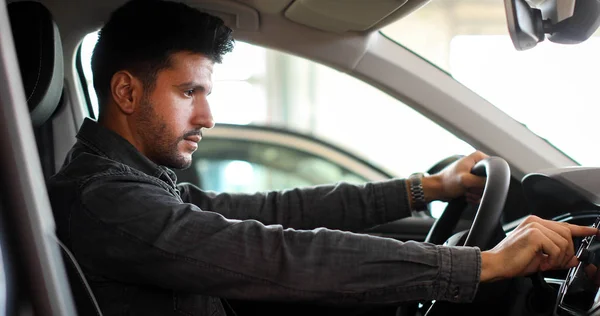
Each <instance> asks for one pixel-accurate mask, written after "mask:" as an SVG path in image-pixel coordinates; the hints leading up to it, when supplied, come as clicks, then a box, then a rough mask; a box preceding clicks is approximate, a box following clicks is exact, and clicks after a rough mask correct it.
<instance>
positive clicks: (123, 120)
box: [98, 109, 145, 155]
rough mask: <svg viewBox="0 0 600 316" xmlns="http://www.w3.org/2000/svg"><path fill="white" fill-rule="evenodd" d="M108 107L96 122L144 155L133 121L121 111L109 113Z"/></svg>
mask: <svg viewBox="0 0 600 316" xmlns="http://www.w3.org/2000/svg"><path fill="white" fill-rule="evenodd" d="M111 112H112V111H110V110H109V109H106V110H105V113H102V114H101V115H100V117H99V118H98V124H100V125H101V126H103V127H105V128H107V129H109V130H111V131H113V132H115V133H117V134H118V135H119V136H121V137H123V138H124V139H125V140H127V141H128V142H129V143H130V144H132V145H133V146H134V147H135V148H136V149H137V150H138V151H139V152H140V153H142V154H143V155H145V153H144V148H143V145H142V142H141V141H140V140H139V138H138V137H136V136H137V134H136V133H135V132H134V130H135V129H134V128H133V122H132V119H131V117H129V116H125V115H123V114H122V113H111Z"/></svg>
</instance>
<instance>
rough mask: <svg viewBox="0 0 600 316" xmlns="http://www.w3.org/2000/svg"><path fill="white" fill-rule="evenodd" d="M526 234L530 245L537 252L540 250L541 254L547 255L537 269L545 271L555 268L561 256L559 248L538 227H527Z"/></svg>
mask: <svg viewBox="0 0 600 316" xmlns="http://www.w3.org/2000/svg"><path fill="white" fill-rule="evenodd" d="M526 233H527V235H528V237H529V238H530V242H531V245H532V246H535V247H537V249H538V251H540V250H541V252H542V253H543V254H545V255H547V257H546V258H545V260H542V261H541V263H540V266H539V269H540V270H542V271H546V270H550V269H552V268H553V267H555V266H556V265H557V262H559V260H560V258H561V256H562V254H561V250H560V247H559V246H558V245H556V244H555V243H554V241H553V240H552V239H550V238H549V237H548V236H547V235H546V234H545V232H544V231H542V230H541V229H540V228H539V227H528V228H527V231H526Z"/></svg>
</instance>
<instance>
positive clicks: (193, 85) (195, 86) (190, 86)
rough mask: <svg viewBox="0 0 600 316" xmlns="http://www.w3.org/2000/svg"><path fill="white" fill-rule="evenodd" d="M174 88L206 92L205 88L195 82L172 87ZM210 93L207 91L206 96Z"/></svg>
mask: <svg viewBox="0 0 600 316" xmlns="http://www.w3.org/2000/svg"><path fill="white" fill-rule="evenodd" d="M173 86H174V87H177V88H179V89H198V90H201V91H202V92H204V91H206V86H205V85H203V84H200V83H197V82H195V81H188V82H184V83H181V84H178V85H173ZM211 92H212V91H209V92H208V94H210V93H211Z"/></svg>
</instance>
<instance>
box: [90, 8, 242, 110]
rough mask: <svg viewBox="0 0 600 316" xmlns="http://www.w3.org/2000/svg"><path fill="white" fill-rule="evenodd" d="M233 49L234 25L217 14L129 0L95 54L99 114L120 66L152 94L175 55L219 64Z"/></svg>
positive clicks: (112, 18)
mask: <svg viewBox="0 0 600 316" xmlns="http://www.w3.org/2000/svg"><path fill="white" fill-rule="evenodd" d="M232 49H233V39H232V37H231V29H230V28H228V27H227V26H225V24H224V23H223V20H221V19H219V18H217V17H214V16H212V15H209V14H207V13H204V12H200V11H198V10H197V9H194V8H191V7H189V6H187V5H185V4H183V3H178V2H169V1H161V0H133V1H130V2H128V3H126V4H125V5H123V6H122V7H120V8H118V9H117V10H115V11H114V12H113V13H112V15H111V16H110V19H109V20H108V22H107V23H106V24H105V25H104V27H103V28H102V29H101V30H100V32H99V33H98V42H97V44H96V47H95V48H94V53H93V55H92V71H93V74H94V88H95V89H96V94H97V95H98V101H99V102H98V103H99V107H100V112H102V108H103V106H104V105H105V104H106V102H107V101H108V100H109V97H110V81H111V79H112V76H113V75H114V74H115V73H116V72H118V71H120V70H127V71H130V72H131V73H132V74H133V75H134V76H136V77H138V78H139V79H140V80H141V81H142V83H143V84H144V90H145V93H148V92H149V91H152V90H153V89H154V84H155V81H156V75H157V73H158V72H159V71H160V70H162V69H165V68H167V67H169V65H170V60H169V58H170V56H171V54H173V53H176V52H181V51H189V52H192V53H198V54H202V55H205V56H207V57H208V58H210V59H212V60H213V61H214V62H216V63H220V62H221V60H222V58H223V55H224V54H226V53H228V52H231V50H232Z"/></svg>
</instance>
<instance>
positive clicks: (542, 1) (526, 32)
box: [504, 0, 600, 50]
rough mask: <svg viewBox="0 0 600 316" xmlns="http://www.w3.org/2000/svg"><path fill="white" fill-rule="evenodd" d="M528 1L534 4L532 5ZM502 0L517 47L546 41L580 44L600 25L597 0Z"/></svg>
mask: <svg viewBox="0 0 600 316" xmlns="http://www.w3.org/2000/svg"><path fill="white" fill-rule="evenodd" d="M529 2H535V3H537V7H532V6H531V5H530V4H529ZM529 2H527V1H526V0H504V7H505V9H506V21H507V23H508V31H509V33H510V37H511V39H512V41H513V44H514V45H515V48H516V49H517V50H527V49H530V48H533V47H535V45H537V43H539V42H541V41H543V40H544V39H545V38H546V34H549V35H548V40H550V41H551V42H554V43H561V44H577V43H581V42H583V41H585V40H587V39H588V38H590V36H592V34H594V32H595V31H596V30H597V29H598V26H600V0H537V1H531V0H530V1H529Z"/></svg>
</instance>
